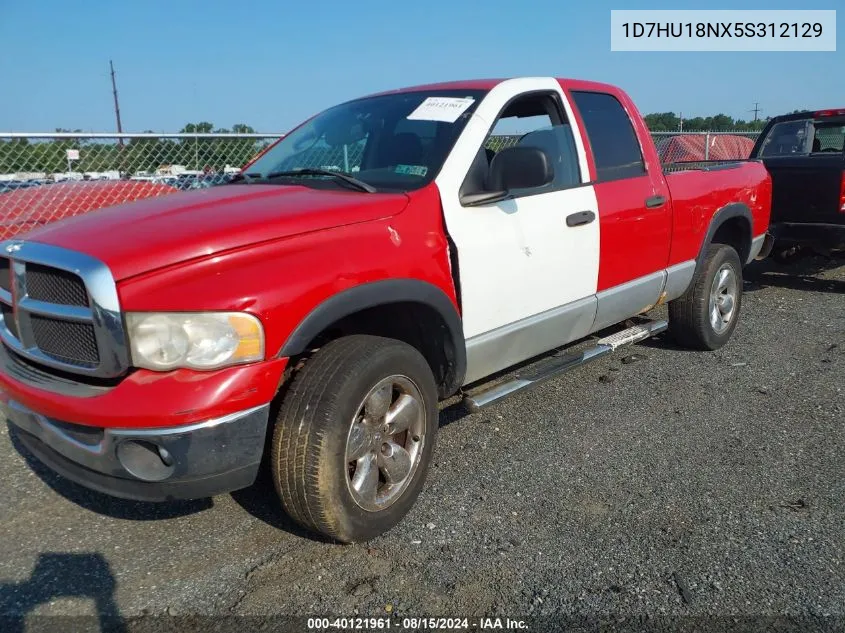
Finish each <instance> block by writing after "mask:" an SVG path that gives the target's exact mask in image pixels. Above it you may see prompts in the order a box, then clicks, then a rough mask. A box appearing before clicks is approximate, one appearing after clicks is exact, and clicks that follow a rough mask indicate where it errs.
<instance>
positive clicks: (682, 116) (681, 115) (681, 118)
mask: <svg viewBox="0 0 845 633" xmlns="http://www.w3.org/2000/svg"><path fill="white" fill-rule="evenodd" d="M678 118H679V119H680V120H681V124H680V127H679V128H678V132H683V131H684V113H683V112H681V113H680V116H679V117H678Z"/></svg>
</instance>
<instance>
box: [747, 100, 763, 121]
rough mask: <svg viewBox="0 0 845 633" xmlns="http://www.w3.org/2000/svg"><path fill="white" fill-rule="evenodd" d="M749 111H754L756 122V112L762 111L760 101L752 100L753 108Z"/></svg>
mask: <svg viewBox="0 0 845 633" xmlns="http://www.w3.org/2000/svg"><path fill="white" fill-rule="evenodd" d="M749 112H753V113H754V122H755V123H756V122H757V118H758V117H757V115H758V114H760V112H762V110H761V109H760V103H759V102H758V101H755V102H754V109H753V110H749Z"/></svg>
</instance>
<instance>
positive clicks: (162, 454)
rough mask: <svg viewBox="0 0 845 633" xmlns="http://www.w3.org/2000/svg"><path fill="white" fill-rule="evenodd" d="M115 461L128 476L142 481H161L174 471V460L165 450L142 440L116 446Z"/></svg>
mask: <svg viewBox="0 0 845 633" xmlns="http://www.w3.org/2000/svg"><path fill="white" fill-rule="evenodd" d="M117 459H118V461H119V462H120V464H121V466H123V467H124V468H125V469H126V471H127V472H128V473H129V474H130V475H132V476H134V477H137V478H138V479H143V480H144V481H163V480H165V479H167V478H168V477H170V475H172V474H173V471H174V470H175V469H176V463H175V460H174V459H173V456H172V455H171V454H170V453H169V452H168V451H167V449H165V448H163V447H161V446H158V445H157V444H153V443H152V442H144V441H142V440H127V441H125V442H121V443H120V444H118V446H117Z"/></svg>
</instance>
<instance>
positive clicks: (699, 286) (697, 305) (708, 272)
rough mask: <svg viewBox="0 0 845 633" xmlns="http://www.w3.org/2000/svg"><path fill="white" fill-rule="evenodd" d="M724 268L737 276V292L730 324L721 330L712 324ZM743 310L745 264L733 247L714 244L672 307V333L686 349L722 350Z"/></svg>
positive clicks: (670, 309) (723, 325) (670, 320)
mask: <svg viewBox="0 0 845 633" xmlns="http://www.w3.org/2000/svg"><path fill="white" fill-rule="evenodd" d="M724 267H727V268H729V269H730V271H731V272H732V274H733V275H734V276H735V282H736V292H735V299H734V300H733V306H734V309H733V312H732V313H730V318H729V321H728V322H726V323H722V324H721V327H723V328H724V329H721V330H719V329H717V328H716V327H714V326H713V325H712V324H711V314H710V313H711V289H712V288H713V282H714V280H715V278H716V275H717V273H719V272H720V271H721V270H722V269H723V268H724ZM741 308H742V262H741V261H740V259H739V255H738V254H737V252H736V250H734V248H733V247H731V246H727V245H725V244H711V245H710V246H709V247H708V249H707V253H706V254H705V256H704V261H703V262H701V266H700V268H699V270H698V271H696V274H695V277H694V278H693V280H692V283H690V287H689V288H687V290H686V292H685V293H684V294H683V295H681V296H680V297H678V298H677V299H675V300H674V301H671V302H670V303H669V333H670V334H671V335H672V337H673V338H674V339H675V341H676V342H677V343H678V344H679V345H682V346H683V347H688V348H690V349H698V350H716V349H719V348H720V347H722V346H723V345H724V344H725V343H727V342H728V340H730V338H731V335H732V334H733V332H734V329H736V325H737V322H738V321H739V315H740V311H741ZM717 309H718V308H717ZM719 321H720V320H719Z"/></svg>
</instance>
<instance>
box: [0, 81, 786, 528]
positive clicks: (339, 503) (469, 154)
mask: <svg viewBox="0 0 845 633" xmlns="http://www.w3.org/2000/svg"><path fill="white" fill-rule="evenodd" d="M502 134H508V135H511V137H513V135H514V134H516V135H517V136H518V142H517V143H516V144H514V145H512V146H509V147H504V148H502V147H499V146H497V144H496V143H495V141H496V139H497V138H500V135H502ZM497 150H498V151H497ZM326 152H335V154H334V155H337V156H340V155H342V156H343V157H344V159H343V164H342V166H339V165H334V164H329V165H327V164H326V161H325V156H326ZM350 157H351V158H350ZM770 204H771V181H770V178H769V176H768V174H767V172H766V170H765V168H764V167H763V165H762V164H761V163H760V162H758V161H745V162H737V163H728V164H714V165H712V166H707V167H705V168H700V169H678V168H677V167H676V168H674V170H673V171H672V173H664V170H663V168H662V166H661V164H660V161H659V158H658V155H657V151H656V149H655V146H654V144H653V143H652V140H651V137H650V135H649V133H648V130H647V129H646V126H645V124H644V122H643V119H642V117H641V116H640V114H639V112H638V111H637V109H636V107H635V106H634V104H633V103H632V101H631V100H630V98H629V97H628V95H627V94H625V93H624V92H623V91H622V90H620V89H619V88H616V87H614V86H610V85H605V84H600V83H593V82H587V81H579V80H569V79H555V78H517V79H508V80H484V81H466V82H455V83H445V84H437V85H427V86H418V87H413V88H407V89H403V90H398V91H393V92H388V93H383V94H378V95H373V96H369V97H365V98H361V99H356V100H354V101H350V102H347V103H344V104H341V105H338V106H336V107H333V108H330V109H328V110H326V111H325V112H323V113H321V114H318V115H317V116H315V117H314V118H312V119H310V120H309V121H307V122H306V123H304V124H303V125H301V126H300V127H298V128H296V129H295V130H294V131H293V132H291V133H290V134H289V135H288V136H286V137H284V138H283V139H281V140H280V141H278V142H277V143H276V144H274V145H273V146H271V147H270V148H269V149H268V150H267V151H266V152H265V153H263V154H262V155H261V156H259V157H258V158H257V159H256V160H255V161H254V162H253V163H252V164H250V165H248V166H247V167H246V168H245V169H244V170H243V173H242V175H240V176H239V177H237V178H236V179H235V180H233V182H231V183H230V184H226V185H221V186H218V187H214V188H210V189H205V190H197V191H189V192H180V193H175V194H172V195H168V196H163V197H159V198H150V199H146V200H142V201H137V202H133V203H130V204H126V205H120V206H119V207H112V208H109V209H102V210H98V211H94V212H91V213H89V214H86V215H84V216H79V217H75V218H71V219H67V220H62V221H60V222H57V223H55V224H52V225H49V226H46V227H42V228H39V229H37V230H35V231H33V232H30V233H28V234H25V235H23V236H21V237H20V239H16V240H11V241H7V242H5V243H3V244H2V245H0V308H2V320H0V339H2V343H3V345H2V346H0V406H2V409H3V412H4V414H5V417H6V418H7V419H8V421H9V423H10V424H11V426H12V427H13V428H14V430H15V432H16V433H17V434H18V436H19V438H20V440H21V443H22V444H23V445H24V446H26V447H27V449H28V450H30V451H31V452H32V453H33V454H34V455H35V456H37V457H38V458H39V459H40V460H41V461H43V462H44V463H45V464H47V465H48V466H49V467H50V468H52V469H54V470H55V471H56V472H58V473H61V474H62V475H64V476H66V477H68V478H70V479H72V480H75V481H77V482H79V483H81V484H82V485H84V486H87V487H89V488H92V489H95V490H99V491H102V492H106V493H109V494H112V495H116V496H119V497H126V498H131V499H139V500H147V501H166V500H170V499H177V498H196V497H204V496H210V495H214V494H218V493H223V492H226V491H231V490H234V489H237V488H242V487H246V486H249V485H250V484H252V482H253V481H254V480H255V478H256V474H257V472H258V470H259V465H260V464H261V463H262V458H266V460H267V461H268V462H269V466H270V469H271V472H272V477H273V481H274V483H275V487H276V490H277V492H278V495H279V497H280V499H281V503H282V504H283V506H284V508H285V510H286V511H287V512H288V513H289V514H290V515H291V516H292V517H293V518H294V519H295V520H297V521H298V522H300V523H301V524H303V525H304V526H306V527H308V528H310V529H311V530H314V531H317V532H320V533H322V534H324V535H327V536H329V537H331V538H334V539H336V540H339V541H343V542H353V541H364V540H367V539H370V538H372V537H374V536H376V535H378V534H380V533H382V532H384V531H386V530H388V529H390V528H391V527H392V526H393V525H395V524H396V523H397V522H399V521H400V520H401V519H402V517H403V516H404V515H405V514H406V513H407V512H408V510H409V509H410V507H411V506H412V504H413V503H414V501H415V499H416V498H417V496H418V494H419V492H420V489H421V487H422V486H423V482H424V480H425V475H426V471H427V469H428V465H429V462H430V461H431V457H432V451H433V450H434V440H435V434H436V432H437V428H438V401H439V400H441V399H445V398H447V397H449V396H452V395H454V394H457V393H462V394H464V395H465V401H466V404H467V405H468V407H469V408H470V409H471V410H475V409H478V408H481V407H484V406H487V405H489V404H491V403H493V402H496V401H497V400H499V399H500V398H503V397H505V396H507V395H509V394H512V393H515V392H519V391H520V390H522V389H526V388H528V387H530V386H532V385H533V384H536V383H537V382H539V381H541V380H543V379H546V378H548V377H550V376H554V375H557V374H559V373H561V372H563V371H566V370H568V369H571V368H573V367H577V366H579V365H581V364H583V363H586V362H588V361H590V360H593V359H595V358H600V357H602V356H603V355H605V354H609V353H612V352H613V351H614V350H616V349H617V348H618V347H619V346H621V345H625V344H629V343H633V342H636V341H639V340H642V339H644V338H647V337H648V336H651V335H653V334H655V333H658V332H661V331H663V330H665V329H666V328H667V327H668V330H669V332H670V333H671V334H672V335H673V336H674V338H675V340H676V341H678V342H679V343H680V344H682V345H684V346H688V347H692V348H697V349H705V350H707V349H709V350H712V349H717V348H719V347H721V346H722V345H724V344H725V343H726V342H727V341H728V339H729V338H730V337H731V334H732V332H733V331H734V328H735V327H736V325H737V321H738V319H739V314H740V307H741V301H742V273H743V267H744V266H745V265H746V264H747V263H749V262H751V261H752V260H753V259H755V257H756V256H757V255H758V254H759V253H760V252H761V249H762V248H763V244H764V240H765V239H766V234H767V227H768V223H769V212H770ZM666 302H668V304H669V320H668V323H667V322H666V321H655V320H646V319H642V318H641V319H640V323H638V324H634V325H633V326H631V327H627V328H624V327H622V326H619V324H621V323H624V322H625V321H626V320H628V319H631V318H633V317H638V315H644V314H645V313H647V312H648V311H649V310H651V309H652V308H653V307H655V306H656V305H659V304H662V303H666ZM620 327H622V329H621V330H620ZM616 330H620V331H616ZM593 334H596V337H594V338H597V340H595V341H593V342H592V344H590V345H589V346H587V347H586V348H585V349H581V350H580V351H577V352H576V351H571V350H569V351H568V352H567V353H563V354H559V355H555V356H554V357H551V358H550V359H549V358H547V359H546V360H545V361H543V362H540V363H535V364H534V365H533V366H532V365H528V367H527V368H526V369H523V370H521V371H520V373H519V375H518V376H517V377H516V378H513V379H511V380H508V381H506V382H498V383H495V382H494V383H490V384H488V385H486V386H485V384H484V379H489V378H490V377H491V376H494V375H495V374H497V373H498V372H501V370H504V369H507V368H509V367H512V366H514V365H516V364H520V363H523V362H524V361H527V360H529V359H532V358H534V357H538V356H540V355H543V354H544V353H546V352H549V351H551V350H555V349H557V348H560V347H563V346H566V345H568V344H570V343H574V342H577V341H582V340H585V339H587V338H588V337H590V335H593ZM599 335H603V336H601V338H599Z"/></svg>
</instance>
